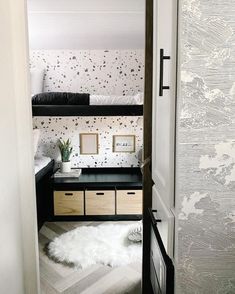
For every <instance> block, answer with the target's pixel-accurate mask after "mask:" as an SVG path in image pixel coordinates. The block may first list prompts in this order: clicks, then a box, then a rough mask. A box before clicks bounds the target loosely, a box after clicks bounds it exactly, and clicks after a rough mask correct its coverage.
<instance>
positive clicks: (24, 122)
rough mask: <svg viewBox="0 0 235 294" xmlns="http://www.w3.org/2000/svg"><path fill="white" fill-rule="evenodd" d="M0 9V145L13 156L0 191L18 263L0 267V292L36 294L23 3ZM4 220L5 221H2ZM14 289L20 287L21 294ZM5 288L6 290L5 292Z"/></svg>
mask: <svg viewBox="0 0 235 294" xmlns="http://www.w3.org/2000/svg"><path fill="white" fill-rule="evenodd" d="M0 8H1V9H0V17H1V19H2V23H1V27H2V28H3V29H2V30H1V39H3V41H5V43H4V46H1V47H2V48H1V57H2V58H5V60H4V62H2V63H1V68H0V74H1V75H4V79H3V83H4V81H5V84H3V85H1V89H2V90H3V94H2V97H1V98H2V100H1V106H0V107H2V109H5V112H6V115H5V116H4V117H3V121H2V122H3V124H4V125H6V126H7V128H5V129H3V128H1V135H2V136H4V135H6V136H7V134H8V133H9V134H11V136H9V138H10V139H11V140H12V141H13V138H14V143H13V144H14V149H13V147H12V142H10V140H9V141H4V144H9V149H12V153H13V154H10V155H9V159H8V161H9V163H8V164H9V165H10V168H11V169H12V170H14V171H13V172H12V173H9V172H7V173H5V174H4V173H3V176H2V177H1V179H2V180H3V181H4V178H5V179H6V182H7V181H9V179H10V180H11V182H12V187H11V188H9V190H11V192H8V189H7V187H6V189H5V191H4V189H3V193H4V192H5V194H6V196H9V197H11V198H12V200H10V199H6V201H8V203H10V205H11V207H12V212H11V211H9V212H8V213H14V212H16V215H12V218H14V222H13V221H12V224H11V228H10V229H9V232H8V234H9V238H15V237H14V230H15V231H17V234H18V235H19V238H18V239H16V243H15V244H12V247H14V248H18V250H20V251H21V261H22V262H21V264H20V265H19V264H17V262H18V261H19V258H20V257H18V256H15V259H16V261H15V264H14V266H13V268H9V269H8V268H6V269H5V272H4V277H7V279H8V280H9V281H10V280H12V284H11V285H9V281H8V285H7V282H6V281H5V280H4V279H5V278H3V283H4V285H0V286H1V287H2V288H0V289H4V291H2V290H0V292H1V293H11V294H15V293H16V294H21V293H22V294H32V293H33V294H37V293H40V289H39V266H38V263H39V259H38V245H37V244H38V242H37V224H36V197H35V177H34V163H33V140H32V113H31V100H30V91H29V69H28V68H29V53H28V33H27V10H26V0H17V1H16V0H8V1H1V6H0ZM7 114H8V116H7ZM10 120H11V121H10ZM9 122H11V124H10V125H8V124H9ZM10 144H11V145H10ZM1 147H2V148H6V147H5V146H0V148H1ZM3 150H4V149H3ZM13 159H14V160H13ZM8 169H9V167H8ZM4 184H5V183H3V185H4ZM3 187H4V186H3ZM8 194H9V195H8ZM6 196H5V197H6ZM3 197H4V195H3ZM10 201H11V202H10ZM3 208H4V207H3ZM18 212H19V213H18ZM6 222H8V223H9V220H8V219H7V218H6ZM8 223H6V226H8ZM9 258H10V257H9ZM12 258H13V257H11V261H12ZM16 281H17V282H16ZM19 285H22V287H23V288H24V291H22V288H21V287H19ZM8 289H11V290H10V292H9V290H8Z"/></svg>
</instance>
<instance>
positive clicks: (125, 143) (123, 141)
mask: <svg viewBox="0 0 235 294" xmlns="http://www.w3.org/2000/svg"><path fill="white" fill-rule="evenodd" d="M113 152H126V153H133V152H135V135H114V136H113Z"/></svg>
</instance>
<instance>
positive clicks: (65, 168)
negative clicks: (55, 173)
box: [60, 161, 71, 173]
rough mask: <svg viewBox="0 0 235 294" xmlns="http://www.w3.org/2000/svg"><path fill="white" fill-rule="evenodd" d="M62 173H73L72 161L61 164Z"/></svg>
mask: <svg viewBox="0 0 235 294" xmlns="http://www.w3.org/2000/svg"><path fill="white" fill-rule="evenodd" d="M60 171H61V172H62V173H70V172H71V162H70V161H67V162H61V165H60Z"/></svg>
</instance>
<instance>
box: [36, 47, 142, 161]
mask: <svg viewBox="0 0 235 294" xmlns="http://www.w3.org/2000/svg"><path fill="white" fill-rule="evenodd" d="M30 55H31V58H30V64H31V67H32V68H33V67H36V68H44V69H45V77H44V91H46V92H52V91H57V92H58V91H69V92H88V93H90V94H97V95H134V94H136V93H138V92H143V90H144V51H143V50H110V51H103V50H89V51H88V50H85V51H84V50H73V51H71V50H37V51H32V52H31V54H30ZM33 124H34V127H35V128H39V129H41V136H40V141H39V148H38V155H45V156H50V157H52V158H54V159H56V160H59V154H58V148H57V147H56V144H57V141H58V139H59V138H64V139H66V138H70V139H71V140H72V143H73V146H74V152H73V155H72V165H73V166H74V167H87V166H89V167H100V166H103V167H129V166H139V162H140V158H141V155H140V153H141V149H142V148H143V138H142V137H143V119H142V117H128V116H126V117H51V118H50V117H34V118H33ZM89 132H90V133H98V134H99V154H98V155H80V152H79V151H80V150H79V149H80V148H79V145H80V142H79V134H80V133H89ZM123 134H130V135H136V152H135V153H113V152H112V137H113V135H123Z"/></svg>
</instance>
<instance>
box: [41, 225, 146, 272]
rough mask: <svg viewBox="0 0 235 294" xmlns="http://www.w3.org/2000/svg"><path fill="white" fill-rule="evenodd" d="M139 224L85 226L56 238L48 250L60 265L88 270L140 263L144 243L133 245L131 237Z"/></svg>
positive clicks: (50, 255)
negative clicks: (92, 267)
mask: <svg viewBox="0 0 235 294" xmlns="http://www.w3.org/2000/svg"><path fill="white" fill-rule="evenodd" d="M138 225H139V224H138V223H137V224H128V225H124V224H102V225H99V226H97V227H93V226H83V227H78V228H76V229H75V230H72V231H70V232H67V233H65V234H63V235H61V236H60V237H57V238H55V239H54V240H53V241H52V242H51V243H49V245H48V247H47V253H48V255H49V257H50V258H52V259H53V260H55V261H57V262H61V263H64V264H69V265H73V266H74V267H77V268H86V267H88V266H90V265H94V264H103V265H108V266H111V267H116V266H123V265H127V264H129V263H132V262H136V261H140V262H141V257H142V244H141V242H138V243H133V242H131V241H130V240H129V239H128V234H129V232H131V231H132V230H133V229H135V228H136V226H138Z"/></svg>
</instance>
